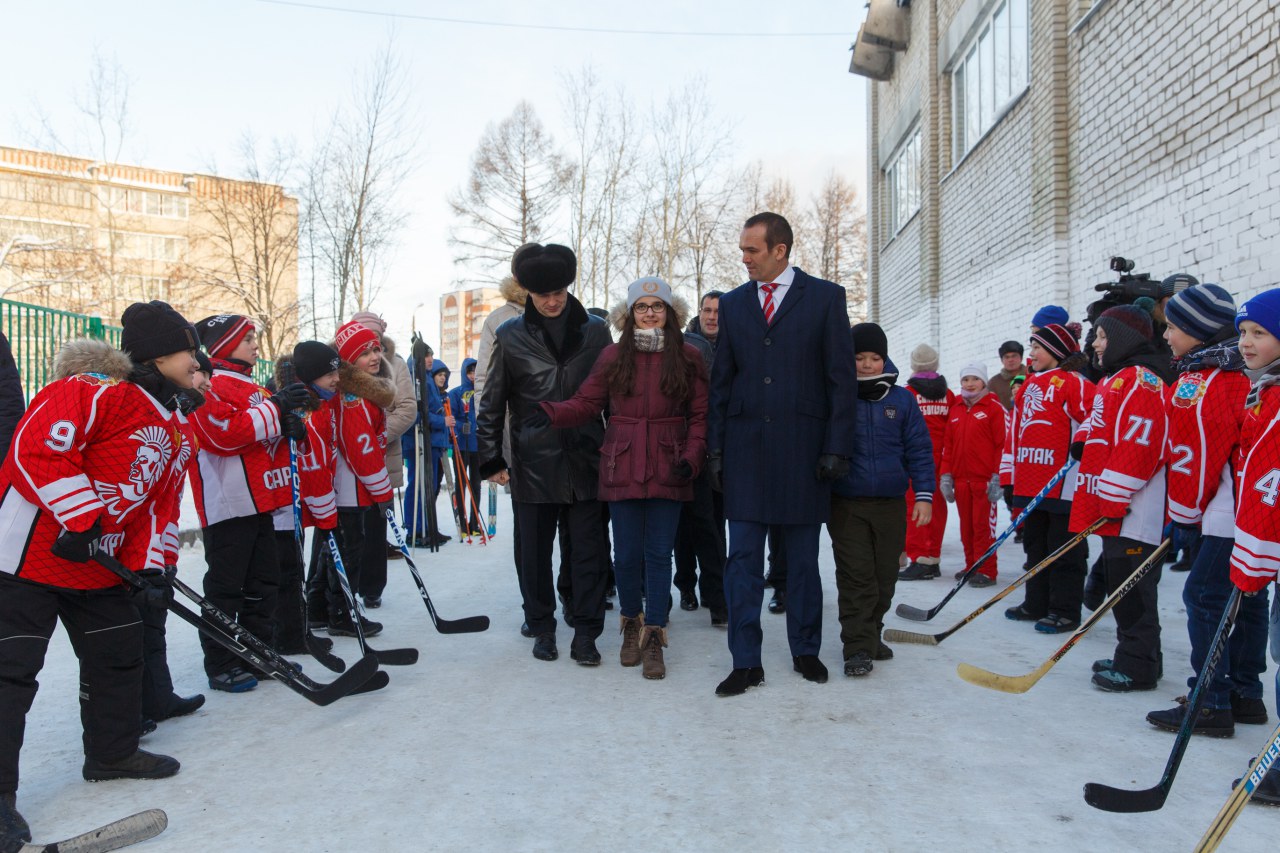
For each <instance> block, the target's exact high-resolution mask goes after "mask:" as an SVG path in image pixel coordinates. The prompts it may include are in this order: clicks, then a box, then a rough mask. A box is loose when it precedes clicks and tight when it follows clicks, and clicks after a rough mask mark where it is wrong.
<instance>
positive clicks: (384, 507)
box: [378, 498, 395, 515]
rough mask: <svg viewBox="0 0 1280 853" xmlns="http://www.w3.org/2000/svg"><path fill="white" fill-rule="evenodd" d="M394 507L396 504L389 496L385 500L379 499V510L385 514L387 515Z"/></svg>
mask: <svg viewBox="0 0 1280 853" xmlns="http://www.w3.org/2000/svg"><path fill="white" fill-rule="evenodd" d="M394 507H395V504H393V503H392V502H391V499H390V498H387V499H386V500H385V501H378V512H380V513H382V514H383V515H386V514H387V512H388V511H389V510H393V509H394Z"/></svg>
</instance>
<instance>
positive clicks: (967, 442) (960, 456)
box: [939, 393, 1005, 483]
mask: <svg viewBox="0 0 1280 853" xmlns="http://www.w3.org/2000/svg"><path fill="white" fill-rule="evenodd" d="M1004 438H1005V408H1004V406H1002V405H1000V398H999V397H997V396H996V395H995V394H992V393H987V394H984V395H983V397H982V399H980V400H978V401H977V402H975V403H974V404H973V405H972V406H967V405H965V402H964V399H963V398H960V399H958V400H957V402H956V403H954V404H953V405H952V406H951V417H950V419H949V420H948V421H947V433H946V437H945V439H944V441H943V449H942V467H941V473H940V474H939V476H941V475H942V474H950V475H951V476H952V478H953V479H954V480H955V481H956V482H960V481H961V480H966V481H981V482H983V483H986V482H987V481H988V480H990V479H991V476H992V475H993V474H996V473H998V472H999V470H1000V453H1001V451H1002V450H1003V449H1004Z"/></svg>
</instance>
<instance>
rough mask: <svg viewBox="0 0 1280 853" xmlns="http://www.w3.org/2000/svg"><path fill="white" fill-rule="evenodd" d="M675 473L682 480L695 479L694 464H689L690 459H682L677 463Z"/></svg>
mask: <svg viewBox="0 0 1280 853" xmlns="http://www.w3.org/2000/svg"><path fill="white" fill-rule="evenodd" d="M674 473H675V475H676V477H677V478H679V479H681V480H692V479H693V466H692V465H690V464H689V460H688V459H681V460H680V461H679V462H677V463H676V467H675V472H674Z"/></svg>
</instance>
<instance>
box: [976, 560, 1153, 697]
mask: <svg viewBox="0 0 1280 853" xmlns="http://www.w3.org/2000/svg"><path fill="white" fill-rule="evenodd" d="M1168 549H1169V540H1168V539H1166V540H1164V541H1163V542H1161V543H1160V544H1159V545H1158V546H1156V549H1155V550H1154V551H1152V552H1151V555H1150V556H1148V557H1147V559H1145V560H1143V561H1142V565H1140V566H1138V568H1136V569H1134V570H1133V574H1131V575H1129V577H1128V578H1126V579H1125V581H1124V583H1122V584H1120V586H1118V587H1116V590H1115V592H1113V593H1111V594H1110V595H1108V596H1107V597H1106V598H1105V599H1104V600H1103V602H1102V603H1101V604H1099V605H1098V609H1097V610H1095V611H1093V613H1091V614H1089V618H1088V619H1086V620H1084V621H1083V622H1081V623H1080V627H1079V628H1076V630H1075V633H1073V634H1072V635H1071V636H1070V637H1068V638H1067V641H1066V642H1065V643H1063V644H1062V646H1061V647H1060V648H1059V649H1058V650H1057V651H1056V652H1054V653H1053V655H1052V656H1050V658H1049V659H1048V660H1047V661H1045V662H1044V663H1042V664H1040V666H1038V667H1036V669H1034V670H1033V671H1031V672H1029V673H1027V674H1026V675H998V674H997V673H994V672H990V671H989V670H985V669H980V668H978V667H976V666H971V665H970V664H967V663H962V664H960V665H959V666H957V667H956V672H957V673H958V674H959V676H960V677H961V678H963V679H964V680H965V681H967V682H969V683H970V684H976V685H978V686H979V687H986V688H988V689H990V690H999V691H1000V692H1001V693H1026V692H1027V691H1028V690H1030V689H1031V688H1032V687H1034V686H1035V685H1036V682H1037V681H1039V680H1040V679H1041V678H1044V674H1045V673H1046V672H1048V671H1049V670H1050V669H1052V668H1053V665H1054V664H1056V663H1057V662H1058V661H1060V660H1062V659H1063V658H1064V657H1066V655H1067V652H1069V651H1071V650H1072V649H1073V648H1074V647H1075V645H1076V643H1078V642H1080V639H1081V638H1082V637H1084V635H1085V634H1087V633H1089V630H1090V629H1091V628H1092V627H1093V626H1094V625H1097V624H1098V622H1100V621H1102V617H1103V616H1105V615H1107V613H1108V612H1109V611H1110V610H1111V608H1113V607H1115V606H1116V602H1117V601H1119V600H1120V599H1121V598H1123V597H1124V596H1125V593H1127V592H1129V591H1130V590H1131V589H1133V588H1134V587H1135V586H1137V585H1138V582H1139V581H1140V580H1142V578H1143V576H1145V575H1146V574H1147V572H1149V571H1150V570H1151V567H1152V566H1155V565H1157V564H1158V563H1159V561H1160V560H1163V559H1164V552H1165V551H1167V550H1168Z"/></svg>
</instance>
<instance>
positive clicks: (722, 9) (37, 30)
mask: <svg viewBox="0 0 1280 853" xmlns="http://www.w3.org/2000/svg"><path fill="white" fill-rule="evenodd" d="M0 10H3V20H4V22H5V30H6V33H7V38H6V39H5V49H4V50H3V51H0V79H3V80H4V81H5V82H4V87H3V92H4V96H3V100H0V104H3V113H4V115H3V119H2V120H0V144H5V145H12V146H17V147H25V146H27V145H29V143H30V142H31V139H30V138H29V137H28V136H27V135H26V133H25V132H26V131H28V130H31V129H34V126H35V118H34V116H35V110H34V109H33V105H34V104H37V103H38V104H39V105H40V107H42V108H43V109H44V110H45V111H46V112H48V113H49V114H50V116H51V118H52V120H53V123H54V124H55V125H56V126H58V127H60V128H61V127H67V126H69V125H70V124H71V122H72V115H73V111H72V109H71V96H72V93H73V92H74V91H75V90H76V89H77V88H78V87H82V86H83V85H84V83H85V81H86V80H87V79H88V75H89V67H90V61H91V57H92V55H93V52H94V50H95V48H96V49H97V50H98V51H99V52H100V53H102V54H103V55H104V56H106V57H107V58H112V57H114V58H115V59H116V60H118V62H119V63H120V65H121V66H122V67H123V69H124V70H125V71H126V72H127V73H128V75H129V77H130V78H131V82H132V85H131V90H130V97H131V103H130V114H131V117H132V123H133V135H132V137H131V138H130V139H129V140H128V142H127V143H126V151H125V157H123V158H122V159H125V160H127V161H134V162H139V163H142V164H145V165H148V166H153V167H155V168H160V169H170V170H174V171H200V170H203V169H205V168H207V166H208V164H209V163H210V162H214V161H216V162H217V163H218V164H219V165H220V166H222V169H221V171H223V172H224V173H229V172H230V170H228V169H227V168H226V167H225V164H228V163H230V162H232V161H233V159H234V156H233V153H232V151H233V147H234V145H235V143H236V141H237V140H238V139H239V138H240V136H241V135H242V134H243V133H244V132H245V131H252V132H253V133H254V134H255V135H256V136H258V137H259V138H262V139H269V138H271V137H285V138H291V139H293V140H294V141H296V142H297V144H298V145H299V147H300V148H302V149H307V148H309V147H310V145H311V142H312V140H313V139H314V138H315V137H316V135H317V128H319V127H320V126H322V123H323V122H324V121H325V119H326V118H327V116H329V115H330V114H331V113H332V111H333V108H334V107H335V105H336V104H337V103H338V102H339V101H340V100H341V99H343V98H345V97H347V95H348V93H349V92H350V90H351V84H352V77H353V75H355V74H356V73H358V72H359V70H360V68H361V67H362V65H363V64H365V63H367V62H368V60H369V59H370V58H371V57H372V56H373V55H374V54H375V53H376V52H377V51H378V50H379V48H380V47H381V46H382V45H383V44H384V43H385V41H386V39H387V36H388V32H390V31H392V30H394V37H395V42H396V45H397V48H398V53H399V54H400V56H401V58H402V60H403V61H404V62H405V63H406V64H407V65H408V66H409V73H410V77H411V80H412V81H413V84H412V85H413V92H414V94H413V106H414V109H415V110H416V112H417V115H418V122H419V125H420V127H421V128H422V137H421V142H420V145H419V150H418V151H417V162H418V166H417V169H416V171H415V173H414V174H413V176H412V178H411V179H410V180H409V181H407V182H406V185H405V186H404V188H403V192H402V195H401V200H402V202H403V204H404V206H405V208H406V209H407V210H408V211H409V213H410V216H411V218H410V220H409V225H408V227H407V228H406V229H405V231H404V232H403V234H402V236H401V239H400V245H399V247H398V248H397V250H396V253H395V256H394V258H393V259H392V260H391V262H390V265H389V267H388V269H387V271H386V279H385V284H384V285H383V286H382V290H381V291H380V295H379V296H378V298H377V299H376V300H375V302H374V305H373V308H374V310H377V311H380V312H381V313H382V314H383V315H384V316H386V318H387V319H388V320H389V322H390V328H389V333H390V334H391V335H392V336H393V337H395V338H396V339H397V340H398V341H399V342H401V343H402V344H403V343H404V342H406V341H407V339H408V337H409V329H410V323H411V319H412V318H416V323H417V327H418V328H419V329H421V330H424V331H425V333H426V335H427V338H428V340H429V341H432V342H433V343H434V341H435V337H436V333H437V330H438V327H439V313H438V310H439V309H438V306H439V297H440V296H441V294H443V293H445V292H447V291H448V290H450V289H451V283H452V282H453V281H454V280H455V279H456V278H458V277H459V276H460V271H459V270H457V269H456V268H455V266H454V264H453V263H452V254H451V250H450V247H449V245H448V242H447V239H448V229H449V226H450V224H451V223H452V217H451V214H450V212H449V210H448V206H447V204H446V202H445V198H446V196H447V195H448V193H449V192H450V191H452V190H453V189H454V188H455V187H457V186H458V185H459V184H460V183H461V182H462V181H463V179H464V178H465V176H466V174H467V170H468V168H469V166H470V161H471V155H472V153H473V152H474V149H475V146H476V143H477V142H478V141H479V139H480V136H481V134H482V133H483V131H484V129H485V126H486V125H487V124H489V123H491V122H497V121H499V120H501V119H502V118H504V117H505V116H507V115H508V114H509V113H510V112H511V110H512V109H513V107H514V106H515V105H516V103H517V102H518V101H520V100H521V99H525V100H528V101H529V102H530V103H532V104H533V106H534V108H535V109H536V110H537V113H538V115H539V117H540V118H541V119H542V121H543V123H544V124H545V125H546V127H547V129H548V130H549V131H550V132H551V133H552V135H553V136H554V137H555V138H556V139H557V140H558V141H559V142H560V143H561V144H562V146H564V147H566V148H567V144H568V142H569V138H568V134H567V133H566V132H565V130H564V124H563V115H562V107H561V100H560V91H559V75H560V74H561V73H564V72H572V71H575V70H577V69H580V68H581V67H582V66H583V65H586V64H590V65H591V66H592V67H593V68H594V69H595V71H596V73H597V75H598V76H599V77H600V78H601V80H602V81H603V82H604V83H605V84H606V85H607V86H615V85H619V84H620V85H622V86H624V87H625V88H626V89H627V90H628V92H629V93H630V95H631V96H632V99H633V100H635V101H637V102H640V103H644V102H648V101H649V100H650V99H653V100H662V99H663V98H664V97H665V95H666V93H667V92H668V91H670V90H671V89H673V88H676V87H679V86H680V85H682V84H683V83H684V82H685V81H687V80H689V79H691V78H693V77H696V76H701V77H702V78H704V79H705V81H706V85H707V91H708V94H709V96H710V98H711V100H712V103H713V104H714V108H715V110H716V111H717V113H718V114H719V115H721V116H722V117H723V118H724V119H725V121H726V122H729V123H731V124H732V125H733V126H734V127H735V128H736V132H735V134H734V136H735V142H734V147H735V149H736V154H735V158H736V161H737V162H738V163H739V164H740V165H743V166H745V165H746V164H748V163H750V162H751V161H753V160H757V159H759V160H762V161H763V162H764V164H765V167H766V169H767V170H774V171H776V172H779V173H783V174H786V175H788V176H790V177H791V179H792V180H793V181H794V182H795V184H796V188H797V191H798V193H799V194H800V196H801V197H804V198H807V197H808V195H809V194H810V193H811V192H813V191H814V190H816V188H817V186H818V184H819V183H820V181H821V179H822V178H823V177H825V175H826V174H827V172H828V171H830V170H831V169H832V168H835V169H837V170H838V171H840V172H842V173H843V174H844V175H845V176H846V177H848V178H850V179H852V180H853V181H855V182H856V184H857V185H858V187H859V189H860V190H861V189H862V187H863V186H864V185H865V183H866V156H865V149H866V82H865V80H864V79H863V78H861V77H855V76H854V75H851V74H849V73H848V67H849V50H848V49H849V45H850V44H851V43H852V42H853V38H854V36H855V35H856V33H857V29H858V24H859V23H860V22H861V20H862V18H863V16H864V15H865V4H864V3H862V2H843V3H842V2H833V0H789V2H784V3H779V2H756V0H699V2H689V0H686V2H675V1H674V0H649V2H646V3H643V4H640V3H622V2H607V0H606V2H600V0H596V2H587V0H558V2H555V3H538V2H523V3H520V2H507V1H506V0H469V2H466V3H458V2H431V0H316V2H314V3H313V2H311V0H298V3H297V4H296V5H294V4H286V3H282V2H266V1H265V0H217V2H212V1H211V0H207V1H206V2H182V0H168V2H157V0H136V1H135V0H131V2H103V1H102V0H97V2H74V0H41V2H38V3H29V2H3V3H0ZM361 10H363V11H361ZM367 13H375V14H367ZM405 16H428V17H440V18H458V19H460V18H465V19H468V20H471V21H487V22H501V23H504V24H511V25H523V26H519V27H517V26H487V25H481V24H465V23H445V22H439V21H428V20H421V19H415V18H412V17H405ZM528 25H546V26H554V27H576V28H589V29H598V30H599V29H609V30H626V31H645V32H644V33H636V32H627V33H605V32H577V31H571V30H548V29H533V28H528ZM671 31H678V32H680V33H690V32H697V33H717V34H718V35H685V34H680V35H667V34H657V33H658V32H671ZM771 33H773V34H781V33H804V34H812V35H802V36H796V37H778V36H769V35H767V34H771ZM65 153H69V154H73V155H81V156H95V153H96V152H93V151H77V150H73V151H68V152H65ZM230 176H233V177H234V175H230ZM544 239H546V240H547V241H549V242H556V241H557V237H556V235H554V234H548V235H545V236H544ZM560 240H561V241H562V242H566V243H567V242H569V241H568V237H567V235H565V236H564V237H563V238H560ZM420 303H425V305H424V307H421V308H419V309H418V310H417V311H416V312H414V307H415V306H417V305H419V304H420ZM109 322H117V320H110V321H109ZM454 367H455V369H456V367H457V366H456V365H454Z"/></svg>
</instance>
